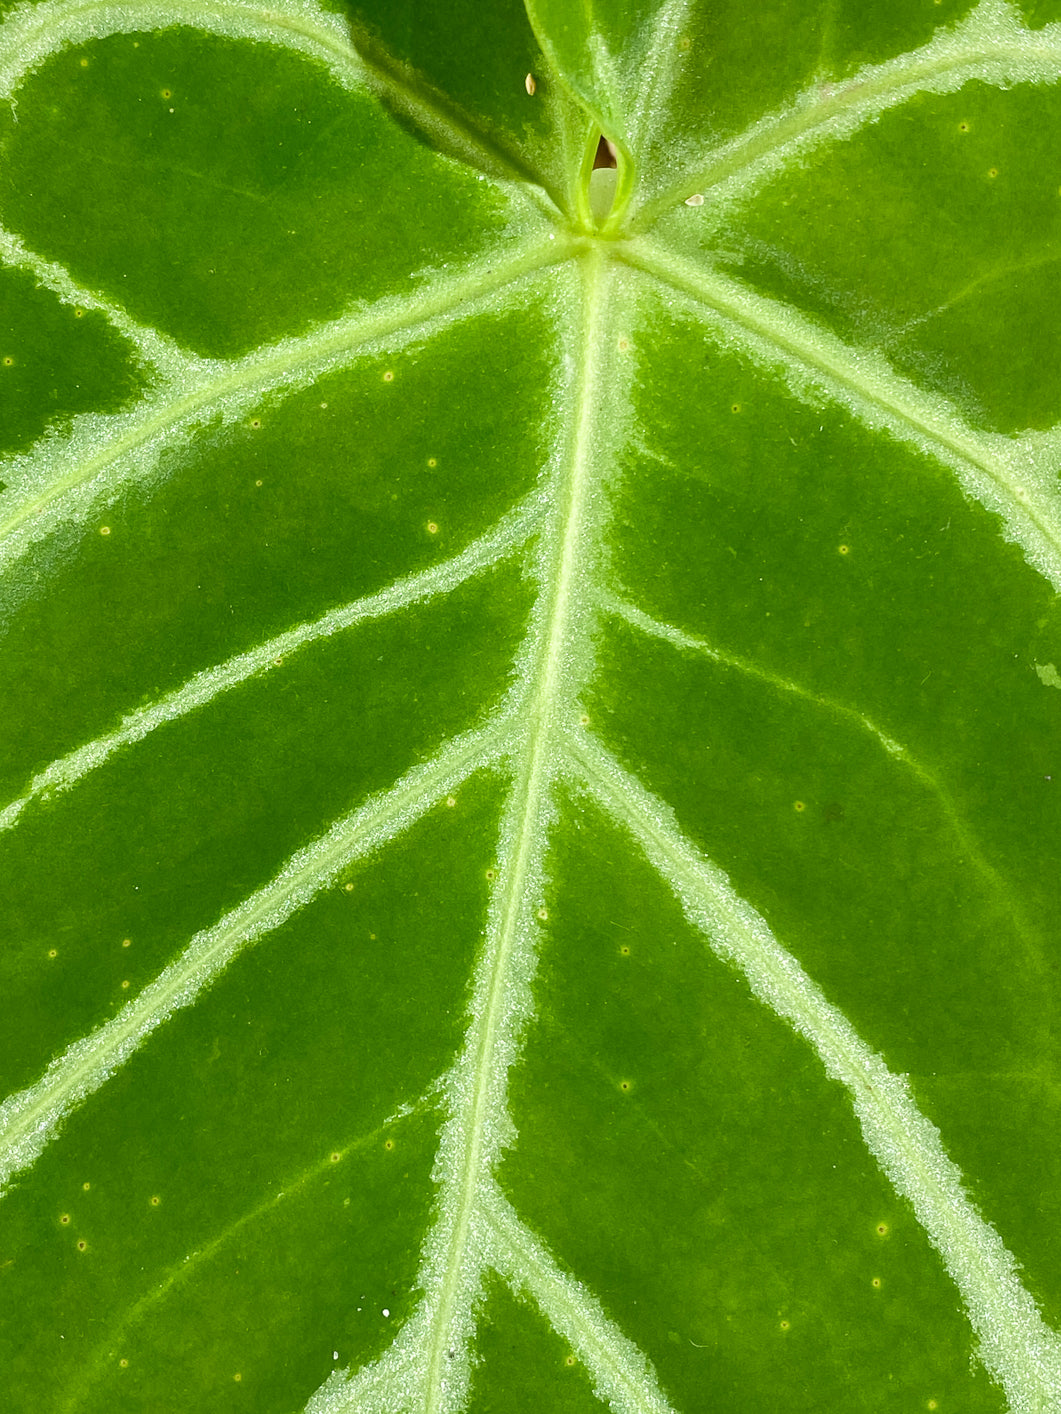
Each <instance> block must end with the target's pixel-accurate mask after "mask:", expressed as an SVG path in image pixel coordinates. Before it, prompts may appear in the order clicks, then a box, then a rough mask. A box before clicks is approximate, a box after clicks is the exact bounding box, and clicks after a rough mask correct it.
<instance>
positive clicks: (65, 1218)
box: [59, 1213, 70, 1227]
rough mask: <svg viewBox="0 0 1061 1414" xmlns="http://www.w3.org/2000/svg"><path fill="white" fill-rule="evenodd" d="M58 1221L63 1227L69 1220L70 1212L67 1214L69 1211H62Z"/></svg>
mask: <svg viewBox="0 0 1061 1414" xmlns="http://www.w3.org/2000/svg"><path fill="white" fill-rule="evenodd" d="M59 1221H60V1222H61V1223H62V1225H63V1227H65V1226H66V1225H67V1223H68V1222H69V1221H70V1214H69V1213H63V1214H61V1215H60V1218H59Z"/></svg>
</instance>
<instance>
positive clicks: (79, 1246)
mask: <svg viewBox="0 0 1061 1414" xmlns="http://www.w3.org/2000/svg"><path fill="white" fill-rule="evenodd" d="M87 1249H88V1243H87V1242H86V1241H85V1239H84V1238H82V1239H81V1241H80V1242H79V1243H78V1244H77V1250H78V1251H79V1252H84V1251H86V1250H87Z"/></svg>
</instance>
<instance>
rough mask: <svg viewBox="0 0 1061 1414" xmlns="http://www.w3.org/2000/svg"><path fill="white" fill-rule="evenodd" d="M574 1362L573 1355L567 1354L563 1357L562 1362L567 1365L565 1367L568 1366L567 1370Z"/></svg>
mask: <svg viewBox="0 0 1061 1414" xmlns="http://www.w3.org/2000/svg"><path fill="white" fill-rule="evenodd" d="M574 1363H575V1357H574V1356H573V1355H567V1356H565V1358H564V1364H565V1365H566V1366H567V1368H568V1369H569V1370H570V1369H571V1367H572V1365H574Z"/></svg>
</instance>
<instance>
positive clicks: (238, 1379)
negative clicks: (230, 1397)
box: [232, 1375, 243, 1384]
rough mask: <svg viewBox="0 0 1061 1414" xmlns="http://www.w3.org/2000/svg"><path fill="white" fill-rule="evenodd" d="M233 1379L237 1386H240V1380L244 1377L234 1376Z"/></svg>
mask: <svg viewBox="0 0 1061 1414" xmlns="http://www.w3.org/2000/svg"><path fill="white" fill-rule="evenodd" d="M232 1378H233V1379H234V1380H235V1381H236V1383H237V1384H239V1382H240V1380H241V1379H242V1378H243V1376H242V1375H233V1376H232Z"/></svg>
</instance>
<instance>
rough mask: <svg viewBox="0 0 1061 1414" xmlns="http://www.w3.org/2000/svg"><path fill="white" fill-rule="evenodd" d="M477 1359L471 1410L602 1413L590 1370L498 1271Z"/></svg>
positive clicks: (472, 1413)
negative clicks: (591, 1384)
mask: <svg viewBox="0 0 1061 1414" xmlns="http://www.w3.org/2000/svg"><path fill="white" fill-rule="evenodd" d="M476 1346H477V1350H478V1358H479V1361H480V1363H479V1365H478V1366H477V1367H476V1370H475V1377H474V1382H473V1384H472V1392H471V1399H470V1401H469V1403H468V1414H513V1411H514V1410H526V1411H527V1414H532V1411H538V1410H548V1414H601V1411H602V1410H605V1409H607V1407H608V1406H607V1405H605V1404H602V1403H601V1402H600V1400H599V1399H597V1398H596V1396H595V1395H594V1394H593V1392H592V1390H591V1389H590V1386H589V1383H588V1381H587V1379H586V1372H585V1370H584V1369H583V1368H582V1366H581V1365H580V1363H579V1362H578V1360H577V1359H576V1358H575V1356H574V1355H573V1354H572V1353H571V1350H570V1348H569V1346H568V1345H567V1344H566V1343H565V1341H563V1340H562V1339H561V1337H560V1336H558V1335H557V1334H556V1332H555V1331H553V1330H552V1329H551V1328H550V1327H549V1326H548V1325H547V1324H546V1323H545V1321H544V1320H543V1319H542V1317H541V1315H540V1313H539V1312H538V1311H536V1310H535V1309H534V1306H533V1303H532V1302H531V1301H530V1300H529V1298H526V1297H524V1298H522V1299H520V1300H516V1299H515V1298H514V1297H513V1296H512V1293H511V1292H510V1291H509V1289H508V1287H507V1286H503V1285H502V1284H501V1282H500V1281H499V1280H498V1279H497V1278H496V1277H495V1278H493V1279H492V1280H491V1282H490V1286H489V1294H488V1297H487V1300H486V1302H484V1307H483V1312H482V1315H481V1316H480V1318H479V1332H478V1340H477V1342H476Z"/></svg>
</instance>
